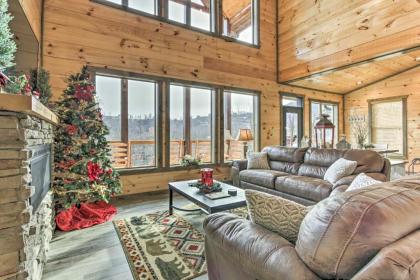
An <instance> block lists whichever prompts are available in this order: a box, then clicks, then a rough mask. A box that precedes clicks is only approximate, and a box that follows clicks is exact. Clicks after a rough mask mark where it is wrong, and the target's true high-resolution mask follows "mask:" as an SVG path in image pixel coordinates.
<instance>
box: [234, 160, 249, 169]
mask: <svg viewBox="0 0 420 280" xmlns="http://www.w3.org/2000/svg"><path fill="white" fill-rule="evenodd" d="M232 167H235V168H237V169H238V170H239V171H242V170H245V169H247V167H248V160H246V159H241V160H235V161H233V163H232Z"/></svg>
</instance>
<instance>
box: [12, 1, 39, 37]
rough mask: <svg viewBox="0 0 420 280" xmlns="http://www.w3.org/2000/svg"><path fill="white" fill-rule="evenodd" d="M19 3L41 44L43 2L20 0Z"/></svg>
mask: <svg viewBox="0 0 420 280" xmlns="http://www.w3.org/2000/svg"><path fill="white" fill-rule="evenodd" d="M12 1H16V0H12ZM19 3H20V5H21V6H22V9H23V11H24V12H25V15H26V18H27V20H28V22H29V25H30V26H31V28H32V31H33V32H34V34H35V37H36V38H37V40H38V42H41V33H42V30H41V28H42V23H41V22H42V19H41V15H42V0H19Z"/></svg>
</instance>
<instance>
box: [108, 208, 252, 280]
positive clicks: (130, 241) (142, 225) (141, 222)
mask: <svg viewBox="0 0 420 280" xmlns="http://www.w3.org/2000/svg"><path fill="white" fill-rule="evenodd" d="M187 208H192V207H187ZM232 212H234V213H235V214H237V215H240V216H242V217H244V216H246V208H240V209H235V210H234V211H232ZM177 213H183V215H182V216H181V215H180V214H177ZM177 213H175V214H174V215H172V216H169V215H168V211H160V212H156V213H151V214H145V215H142V216H138V217H131V218H128V219H124V220H118V221H114V226H115V229H116V231H117V233H118V236H119V238H120V240H121V244H122V245H123V248H124V252H125V255H126V257H127V260H128V263H129V264H130V268H131V271H132V273H133V276H134V278H135V279H136V280H140V279H141V280H143V279H156V280H158V279H167V280H178V279H179V280H181V279H182V280H185V279H193V278H195V277H198V276H200V275H202V274H204V273H206V272H207V266H206V261H205V254H204V234H203V233H202V231H201V230H202V229H201V225H202V223H203V220H204V218H205V217H206V215H205V214H204V213H202V212H193V213H190V212H188V213H186V212H185V215H184V212H177ZM198 229H200V230H198Z"/></svg>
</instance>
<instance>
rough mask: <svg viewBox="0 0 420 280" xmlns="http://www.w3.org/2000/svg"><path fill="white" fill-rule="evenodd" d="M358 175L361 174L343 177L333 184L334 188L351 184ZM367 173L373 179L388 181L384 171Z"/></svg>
mask: <svg viewBox="0 0 420 280" xmlns="http://www.w3.org/2000/svg"><path fill="white" fill-rule="evenodd" d="M357 175H359V174H355V175H350V176H346V177H343V178H341V179H340V180H338V181H337V182H335V184H334V186H333V190H334V189H336V188H338V187H340V186H343V185H348V186H350V185H351V183H352V182H353V180H354V178H356V177H357ZM366 175H367V176H369V177H372V178H373V179H375V180H378V181H382V182H386V181H387V177H386V175H385V174H383V173H366Z"/></svg>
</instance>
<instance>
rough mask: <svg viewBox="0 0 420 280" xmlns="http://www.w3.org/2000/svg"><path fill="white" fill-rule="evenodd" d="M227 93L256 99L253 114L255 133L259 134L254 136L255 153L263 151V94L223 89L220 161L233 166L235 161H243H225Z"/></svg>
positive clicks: (252, 91)
mask: <svg viewBox="0 0 420 280" xmlns="http://www.w3.org/2000/svg"><path fill="white" fill-rule="evenodd" d="M225 91H228V92H230V93H236V94H243V95H250V96H252V97H254V104H253V105H254V107H253V110H254V112H253V114H254V122H255V124H256V125H255V126H256V127H255V131H256V132H257V133H256V135H254V140H253V141H254V151H256V152H257V151H260V150H261V110H260V102H261V92H259V91H254V90H249V89H241V88H235V87H222V90H221V94H220V95H219V97H220V99H221V100H220V104H219V110H220V112H221V113H220V116H221V117H220V118H219V121H220V124H219V125H220V136H219V139H220V146H219V147H220V148H219V152H220V153H219V158H220V161H221V162H222V163H224V164H231V163H232V162H233V161H235V160H241V159H233V160H225V156H224V155H225V153H224V152H225V117H226V116H225V113H224V112H225Z"/></svg>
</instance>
